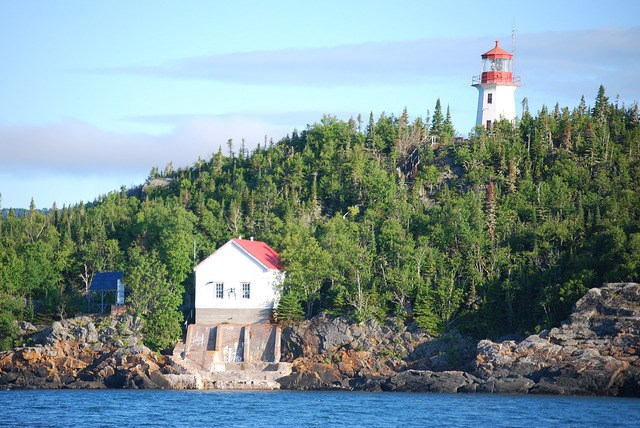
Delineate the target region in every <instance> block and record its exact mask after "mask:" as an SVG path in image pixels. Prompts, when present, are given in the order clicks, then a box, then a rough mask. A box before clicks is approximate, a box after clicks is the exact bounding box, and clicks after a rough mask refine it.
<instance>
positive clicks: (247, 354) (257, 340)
mask: <svg viewBox="0 0 640 428" xmlns="http://www.w3.org/2000/svg"><path fill="white" fill-rule="evenodd" d="M280 340H281V333H280V327H278V326H277V325H274V324H247V325H243V324H218V325H204V324H191V325H189V328H188V329H187V337H186V339H185V345H184V356H183V358H185V359H189V360H190V361H192V362H194V363H196V364H197V365H199V366H200V367H202V368H203V369H205V370H206V371H209V372H213V371H223V370H225V367H226V366H225V364H227V363H259V362H273V363H277V362H279V361H280Z"/></svg>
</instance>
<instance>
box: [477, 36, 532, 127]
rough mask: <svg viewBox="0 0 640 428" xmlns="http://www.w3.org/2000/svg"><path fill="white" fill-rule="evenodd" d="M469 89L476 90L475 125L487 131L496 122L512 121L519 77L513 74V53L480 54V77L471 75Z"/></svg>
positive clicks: (497, 45)
mask: <svg viewBox="0 0 640 428" xmlns="http://www.w3.org/2000/svg"><path fill="white" fill-rule="evenodd" d="M472 86H475V87H476V88H478V113H477V115H476V125H481V126H484V127H485V128H487V129H489V128H491V125H492V124H493V123H494V122H495V121H496V120H499V119H507V120H509V121H514V120H515V118H516V100H515V91H516V88H517V87H518V86H520V77H517V76H514V75H513V54H510V53H509V52H507V51H505V50H504V49H502V48H501V47H500V42H499V41H498V40H496V47H495V48H493V49H491V50H490V51H488V52H485V53H483V54H482V74H480V75H479V76H474V77H473V80H472Z"/></svg>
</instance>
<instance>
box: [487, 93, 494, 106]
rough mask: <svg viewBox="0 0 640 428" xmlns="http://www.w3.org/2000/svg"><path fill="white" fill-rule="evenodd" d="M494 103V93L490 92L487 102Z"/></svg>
mask: <svg viewBox="0 0 640 428" xmlns="http://www.w3.org/2000/svg"><path fill="white" fill-rule="evenodd" d="M491 103H493V94H492V93H488V94H487V104H491Z"/></svg>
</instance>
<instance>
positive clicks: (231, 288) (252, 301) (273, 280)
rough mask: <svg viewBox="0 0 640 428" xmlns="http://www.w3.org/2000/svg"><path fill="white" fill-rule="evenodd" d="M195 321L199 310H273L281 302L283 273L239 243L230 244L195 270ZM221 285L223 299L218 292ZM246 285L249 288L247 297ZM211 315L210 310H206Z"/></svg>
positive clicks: (230, 242)
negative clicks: (247, 250)
mask: <svg viewBox="0 0 640 428" xmlns="http://www.w3.org/2000/svg"><path fill="white" fill-rule="evenodd" d="M195 274H196V285H195V286H196V290H195V291H196V293H195V294H196V296H195V307H196V320H197V319H198V309H200V310H201V311H200V312H201V313H204V312H205V311H203V310H210V309H221V310H225V311H224V312H225V313H228V311H226V310H229V309H243V310H247V309H273V308H274V307H275V306H276V305H277V303H278V299H279V284H280V283H281V282H282V279H283V277H284V273H283V272H281V271H278V270H272V269H268V268H267V267H266V266H264V265H263V264H262V263H260V262H259V261H257V260H256V259H255V258H253V256H251V255H250V254H248V253H247V252H246V251H245V250H243V249H242V248H241V247H240V246H239V245H238V244H236V243H235V242H233V241H229V242H227V243H226V244H224V245H223V246H222V247H220V248H219V249H218V250H217V251H216V252H215V253H213V254H212V255H210V256H209V257H208V258H206V259H205V260H203V261H202V262H201V263H200V264H198V265H197V266H196V268H195ZM218 284H222V296H221V297H220V294H219V292H218V287H219V286H218ZM243 284H250V285H249V290H250V292H249V298H245V296H244V293H243ZM207 312H210V311H207Z"/></svg>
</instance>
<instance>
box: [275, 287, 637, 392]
mask: <svg viewBox="0 0 640 428" xmlns="http://www.w3.org/2000/svg"><path fill="white" fill-rule="evenodd" d="M283 357H284V359H285V360H289V361H292V362H293V372H292V373H291V374H290V375H289V376H286V377H284V378H282V379H280V382H281V384H282V387H283V388H290V389H331V388H338V389H361V390H384V391H427V392H488V393H509V394H527V393H533V394H572V395H577V394H580V395H610V396H633V397H640V285H639V284H635V283H619V284H606V285H605V286H603V287H601V288H594V289H592V290H589V292H588V293H587V294H586V295H585V296H584V297H583V298H582V299H580V300H579V301H578V302H577V303H576V305H575V310H574V312H573V313H572V315H571V317H570V318H569V320H567V321H566V322H565V323H563V324H562V326H560V327H558V328H553V329H551V330H549V331H543V332H542V333H540V334H536V335H532V336H529V337H528V338H526V339H525V340H523V341H521V342H519V343H517V342H515V341H504V342H501V343H494V342H491V341H489V340H482V341H480V342H479V343H477V345H473V344H472V342H471V341H470V340H469V339H468V338H464V337H461V336H460V335H459V334H457V333H450V334H447V335H444V336H442V337H439V338H438V339H434V338H431V337H429V336H428V335H426V334H424V333H422V332H420V331H419V330H417V329H413V330H411V329H406V328H403V327H400V326H397V325H394V324H393V323H388V324H384V325H380V324H378V323H376V322H374V321H369V322H367V323H365V324H362V325H355V324H351V323H349V322H348V321H346V320H344V319H341V318H338V319H329V318H328V317H326V316H320V317H317V318H315V319H313V320H311V321H307V322H304V323H302V324H300V325H298V326H295V327H291V328H288V329H285V331H284V332H283Z"/></svg>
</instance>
